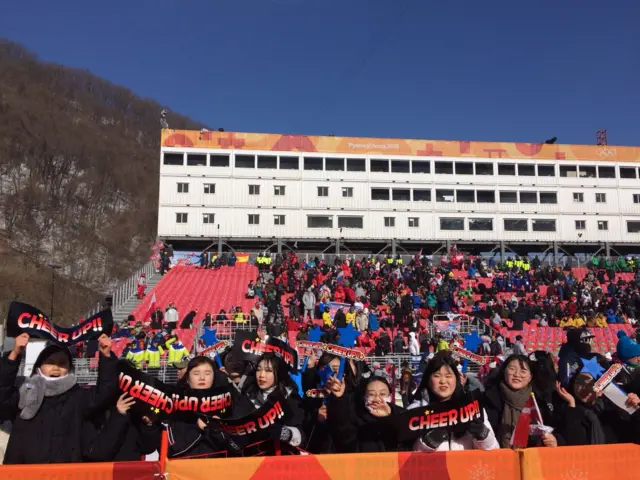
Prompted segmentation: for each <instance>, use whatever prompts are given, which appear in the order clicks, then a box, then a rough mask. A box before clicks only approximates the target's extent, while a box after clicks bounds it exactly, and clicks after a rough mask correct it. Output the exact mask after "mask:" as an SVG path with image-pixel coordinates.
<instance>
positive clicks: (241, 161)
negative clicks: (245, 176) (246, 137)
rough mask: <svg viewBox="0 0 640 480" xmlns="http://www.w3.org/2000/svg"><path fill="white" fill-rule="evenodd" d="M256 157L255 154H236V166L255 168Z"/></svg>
mask: <svg viewBox="0 0 640 480" xmlns="http://www.w3.org/2000/svg"><path fill="white" fill-rule="evenodd" d="M255 167H256V157H255V156H254V155H236V168H255Z"/></svg>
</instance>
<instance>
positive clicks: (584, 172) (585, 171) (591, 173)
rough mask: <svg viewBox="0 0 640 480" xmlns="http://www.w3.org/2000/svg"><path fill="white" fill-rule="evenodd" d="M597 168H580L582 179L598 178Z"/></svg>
mask: <svg viewBox="0 0 640 480" xmlns="http://www.w3.org/2000/svg"><path fill="white" fill-rule="evenodd" d="M596 177H597V175H596V167H587V166H584V165H583V166H581V167H580V178H596Z"/></svg>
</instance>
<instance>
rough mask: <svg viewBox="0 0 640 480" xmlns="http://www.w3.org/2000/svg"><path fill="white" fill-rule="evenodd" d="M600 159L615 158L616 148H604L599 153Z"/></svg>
mask: <svg viewBox="0 0 640 480" xmlns="http://www.w3.org/2000/svg"><path fill="white" fill-rule="evenodd" d="M598 155H599V156H600V158H615V156H616V149H615V148H603V149H601V150H600V151H599V152H598Z"/></svg>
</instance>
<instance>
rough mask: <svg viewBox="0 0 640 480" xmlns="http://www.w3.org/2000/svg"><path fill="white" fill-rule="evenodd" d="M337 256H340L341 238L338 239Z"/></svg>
mask: <svg viewBox="0 0 640 480" xmlns="http://www.w3.org/2000/svg"><path fill="white" fill-rule="evenodd" d="M336 256H338V257H339V256H340V239H339V238H338V239H337V240H336Z"/></svg>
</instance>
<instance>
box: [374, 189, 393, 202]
mask: <svg viewBox="0 0 640 480" xmlns="http://www.w3.org/2000/svg"><path fill="white" fill-rule="evenodd" d="M389 199H390V197H389V189H388V188H372V189H371V200H389Z"/></svg>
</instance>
